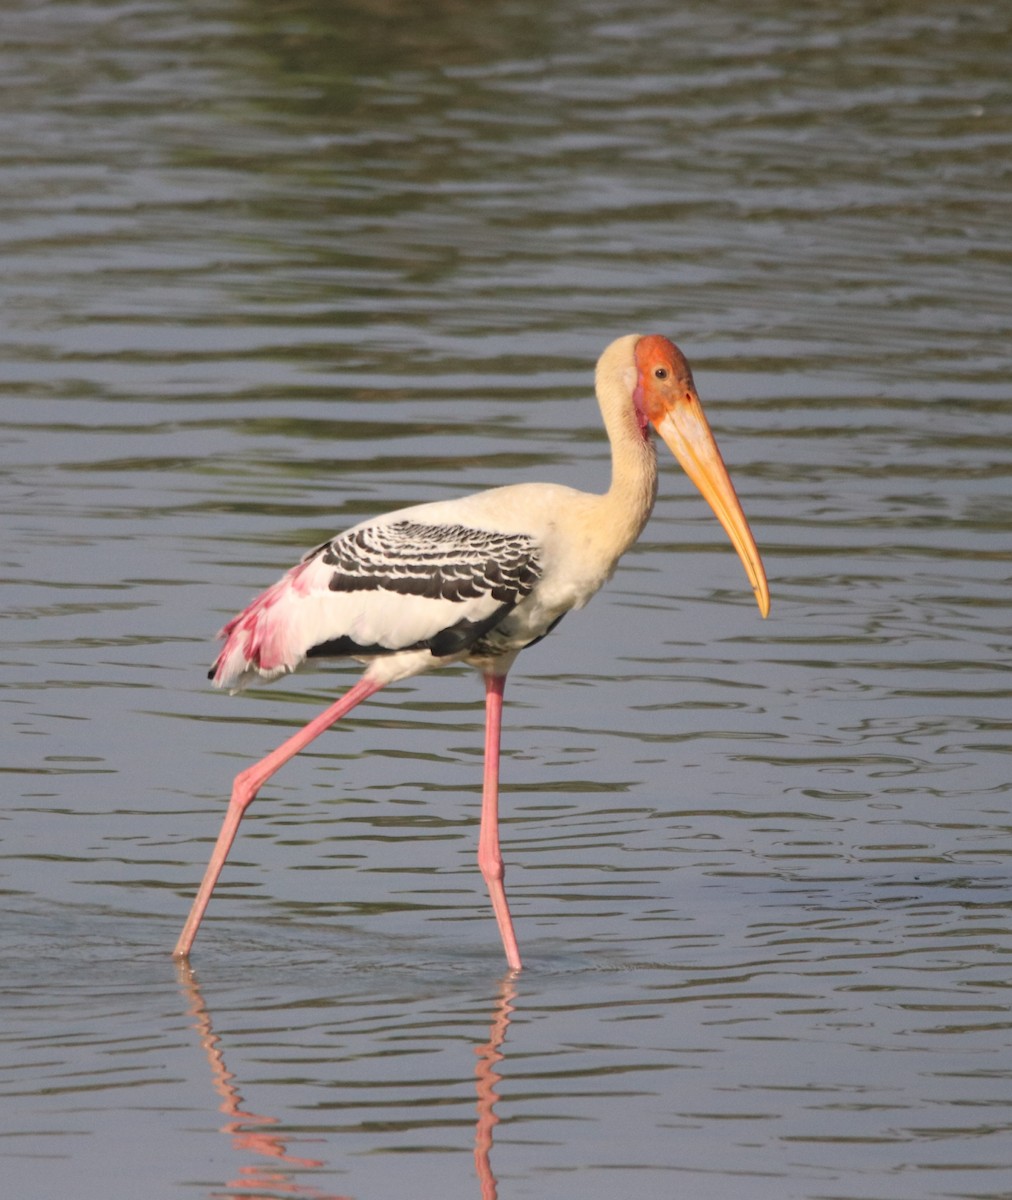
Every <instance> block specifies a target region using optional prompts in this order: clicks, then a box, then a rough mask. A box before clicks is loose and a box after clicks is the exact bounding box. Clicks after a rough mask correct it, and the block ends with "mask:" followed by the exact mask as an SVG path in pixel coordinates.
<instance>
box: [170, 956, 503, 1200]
mask: <svg viewBox="0 0 1012 1200" xmlns="http://www.w3.org/2000/svg"><path fill="white" fill-rule="evenodd" d="M177 971H178V976H179V982H180V986H181V988H182V990H183V993H184V995H185V996H186V998H187V1001H188V1002H189V1015H190V1016H191V1017H192V1018H193V1027H194V1029H196V1031H197V1033H198V1034H199V1036H200V1044H201V1046H202V1047H203V1048H204V1052H205V1054H206V1055H207V1061H208V1065H209V1066H210V1068H211V1080H212V1083H213V1085H214V1090H215V1091H216V1092H217V1093H218V1094H219V1095H220V1096H221V1100H222V1102H221V1105H220V1106H219V1107H220V1111H221V1112H223V1113H225V1115H226V1116H227V1117H228V1118H229V1119H228V1121H226V1123H225V1124H224V1125H222V1127H221V1132H222V1133H224V1134H227V1135H228V1136H229V1137H231V1138H232V1140H233V1141H232V1144H233V1146H234V1147H235V1149H236V1150H240V1151H244V1152H248V1153H251V1154H253V1155H256V1156H257V1159H263V1160H266V1161H254V1162H253V1163H251V1164H250V1165H249V1166H245V1167H240V1168H239V1178H238V1179H234V1180H230V1181H229V1182H228V1183H226V1185H225V1186H226V1187H227V1188H228V1192H227V1195H228V1196H230V1197H232V1198H233V1200H273V1198H275V1197H277V1196H294V1197H300V1198H302V1200H352V1198H351V1197H349V1196H347V1195H345V1194H342V1195H340V1196H338V1195H336V1194H335V1193H333V1192H324V1191H321V1190H320V1189H319V1188H316V1187H313V1186H311V1185H310V1184H306V1183H303V1182H302V1181H300V1180H299V1179H297V1178H295V1176H296V1174H297V1173H298V1172H301V1171H306V1170H319V1169H320V1168H321V1167H325V1166H326V1163H325V1162H324V1161H323V1160H321V1159H317V1158H303V1157H301V1156H300V1155H295V1154H290V1153H289V1150H288V1140H289V1139H286V1138H285V1137H284V1136H283V1135H282V1133H281V1131H280V1130H278V1129H277V1128H276V1126H277V1125H278V1118H277V1117H268V1116H260V1115H258V1114H256V1113H251V1112H247V1111H246V1109H245V1107H244V1105H245V1101H244V1100H243V1097H242V1095H241V1093H240V1091H239V1088H238V1085H237V1084H236V1081H235V1076H234V1075H233V1074H232V1072H231V1071H230V1070H229V1069H228V1067H227V1066H226V1065H225V1055H224V1052H223V1050H222V1047H221V1039H220V1038H219V1036H218V1035H217V1034H216V1033H215V1032H214V1027H213V1025H212V1023H211V1014H210V1013H209V1011H208V1008H207V1004H206V1003H205V1001H204V996H203V993H202V992H201V990H200V984H199V983H198V981H197V976H196V974H195V972H194V970H193V968H192V967H191V966H190V965H189V963H186V962H181V963H179V964H177ZM515 997H516V982H515V972H512V971H511V972H510V973H509V974H508V975H507V976H506V977H505V978H504V979H503V981H502V983H501V984H500V985H499V994H498V997H497V999H496V1004H495V1008H494V1009H493V1011H492V1020H491V1024H490V1025H489V1036H488V1041H487V1042H484V1043H483V1044H482V1045H480V1046H476V1047H475V1048H474V1053H475V1054H476V1055H477V1058H478V1062H477V1065H476V1066H475V1069H474V1076H475V1090H476V1092H477V1096H478V1102H477V1105H476V1108H477V1112H478V1120H477V1122H476V1125H475V1133H474V1165H475V1171H476V1173H477V1176H478V1182H479V1185H480V1187H481V1200H497V1197H498V1195H499V1191H498V1185H497V1183H496V1179H495V1176H494V1175H493V1174H492V1164H491V1157H490V1156H491V1151H492V1131H493V1129H494V1128H495V1126H496V1125H498V1124H499V1118H498V1117H497V1116H496V1114H495V1105H496V1103H497V1101H498V1100H499V1093H498V1092H497V1091H496V1090H495V1089H496V1085H497V1084H498V1083H499V1082H500V1081H501V1079H502V1076H501V1075H500V1074H499V1073H498V1072H497V1071H496V1067H497V1066H498V1065H499V1063H500V1062H502V1060H503V1057H504V1055H503V1053H502V1049H501V1047H502V1044H503V1042H504V1041H505V1039H506V1031H507V1029H508V1028H509V1024H510V1014H511V1013H512V1012H513V1000H514V999H515Z"/></svg>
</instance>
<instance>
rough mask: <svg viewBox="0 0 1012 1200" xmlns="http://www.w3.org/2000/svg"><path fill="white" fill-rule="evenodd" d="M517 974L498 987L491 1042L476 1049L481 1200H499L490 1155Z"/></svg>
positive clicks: (476, 1143)
mask: <svg viewBox="0 0 1012 1200" xmlns="http://www.w3.org/2000/svg"><path fill="white" fill-rule="evenodd" d="M516 994H517V988H516V972H515V971H510V972H509V974H507V976H506V978H505V979H504V980H503V981H502V983H501V984H500V985H499V999H498V1001H497V1003H496V1006H495V1010H494V1011H493V1013H492V1024H491V1025H490V1026H489V1029H488V1041H487V1042H486V1043H485V1044H484V1045H483V1046H476V1047H475V1049H474V1052H475V1054H477V1056H478V1065H477V1066H476V1067H475V1068H474V1078H475V1087H476V1089H477V1092H478V1104H477V1108H478V1123H477V1125H476V1126H475V1131H474V1167H475V1170H476V1171H477V1173H478V1182H479V1183H480V1184H481V1200H496V1197H497V1196H498V1195H499V1189H498V1187H497V1186H496V1181H495V1176H494V1175H493V1174H492V1163H491V1160H490V1157H489V1156H490V1154H491V1151H492V1130H493V1129H494V1128H495V1127H496V1125H498V1124H499V1118H498V1117H497V1116H496V1115H495V1105H496V1101H497V1100H498V1099H499V1093H498V1092H497V1091H496V1090H495V1087H496V1084H497V1083H498V1082H499V1081H500V1080H501V1079H502V1076H501V1075H499V1074H498V1073H497V1072H496V1067H497V1066H498V1064H499V1063H501V1062H502V1060H503V1058H504V1057H505V1055H504V1054H503V1052H502V1050H501V1049H500V1046H502V1044H503V1042H504V1041H505V1040H506V1030H507V1029H509V1025H510V1013H511V1012H512V1011H513V1000H514V998H515V997H516Z"/></svg>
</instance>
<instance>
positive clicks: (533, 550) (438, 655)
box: [175, 334, 770, 970]
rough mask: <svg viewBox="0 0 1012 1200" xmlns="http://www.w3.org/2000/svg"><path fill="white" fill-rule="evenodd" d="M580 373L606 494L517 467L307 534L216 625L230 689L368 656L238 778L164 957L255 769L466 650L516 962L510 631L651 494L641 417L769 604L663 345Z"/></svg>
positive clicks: (593, 582)
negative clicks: (338, 691) (298, 552)
mask: <svg viewBox="0 0 1012 1200" xmlns="http://www.w3.org/2000/svg"><path fill="white" fill-rule="evenodd" d="M595 384H596V390H597V399H598V403H599V404H600V407H601V415H602V417H603V418H604V426H605V429H606V430H607V433H608V437H609V439H610V441H611V460H612V463H611V486H610V487H609V489H608V491H607V492H605V493H604V495H593V494H590V493H587V492H579V491H576V490H574V489H573V488H569V487H561V486H559V485H557V484H552V483H518V484H513V485H511V486H508V487H499V488H493V489H492V490H490V491H487V492H479V493H478V494H477V495H473V496H464V497H462V498H459V499H456V500H440V501H435V502H434V503H430V504H419V505H415V506H414V507H411V508H403V509H400V510H399V511H397V512H392V513H388V514H387V515H386V516H382V517H377V518H376V519H375V520H371V521H364V522H362V523H361V524H360V525H356V526H354V528H352V529H349V530H348V531H347V532H345V533H342V534H339V535H338V536H337V537H335V538H334V539H333V540H331V541H328V542H324V543H323V545H322V546H317V547H316V549H315V550H311V551H310V552H309V553H308V554H307V555H306V556H305V558H303V559H302V561H301V562H300V563H299V564H298V565H297V566H295V567H293V568H292V569H291V570H290V571H289V572H288V573H287V574H286V575H284V576H283V577H282V578H281V579H280V580H279V581H278V582H277V583H275V584H274V585H273V587H270V588H268V589H267V591H265V592H264V593H263V594H262V595H260V596H258V597H257V598H256V599H255V600H254V601H253V602H252V603H251V604H250V605H249V607H248V608H246V609H244V610H243V611H242V612H241V613H239V615H238V616H236V617H233V618H232V620H231V621H229V622H228V624H227V625H226V626H225V628H224V629H223V630H222V631H221V634H220V635H219V636H220V637H222V638H224V646H223V647H222V650H221V653H220V654H219V655H218V658H217V659H216V660H215V663H214V666H213V667H212V668H211V671H210V673H209V677H210V678H211V679H212V680H213V681H214V684H215V686H216V687H220V688H228V689H230V690H232V691H238V690H240V689H241V688H243V687H244V686H245V685H246V684H248V683H250V682H252V681H255V680H263V681H265V682H270V681H271V680H273V679H277V678H278V677H279V676H281V675H287V674H288V673H289V672H291V671H294V670H296V668H297V667H299V666H300V665H301V664H302V663H304V662H305V661H306V660H307V659H313V658H337V657H341V658H344V657H350V658H354V659H357V660H358V661H360V662H364V663H366V664H367V665H366V669H365V672H364V673H363V675H362V676H361V678H360V679H359V681H358V682H357V683H356V684H354V686H352V687H351V688H350V689H349V690H348V691H347V692H345V694H344V695H343V696H341V697H340V699H338V700H336V701H335V702H334V703H333V704H332V705H330V707H329V708H327V709H325V710H324V711H323V712H322V713H321V714H320V715H319V716H318V717H316V718H315V719H314V720H312V721H310V722H309V724H308V725H306V726H305V727H304V728H302V729H301V730H299V732H298V733H296V734H293V736H292V737H290V738H288V740H287V741H286V742H284V743H283V744H282V745H281V746H279V747H278V748H277V749H276V750H275V751H274V752H273V753H271V754H268V755H267V757H266V758H264V759H262V760H261V761H260V762H258V763H256V764H255V765H254V766H252V767H248V768H247V769H246V770H244V771H240V773H239V774H238V775H237V776H236V778H235V783H234V785H233V787H232V798H231V800H230V801H229V805H228V810H227V811H226V814H225V819H224V822H223V824H222V828H221V833H220V834H219V835H218V841H217V843H216V845H215V847H214V851H213V852H212V855H211V860H210V862H209V863H208V866H207V871H206V872H205V874H204V879H203V882H202V883H201V885H200V889H199V891H198V892H197V895H196V898H195V899H194V901H193V907H192V908H191V910H190V915H189V917H188V918H187V921H186V924H185V925H184V926H183V931H182V933H181V934H180V935H179V941H178V942H177V943H176V949H175V955H176V957H177V958H184V957H186V956H187V955H188V954H189V953H190V948H191V946H192V945H193V939H194V938H195V937H196V934H197V929H198V927H199V926H200V922H201V919H202V918H203V915H204V911H205V909H206V908H207V904H208V901H209V900H210V898H211V893H212V892H213V891H214V886H215V884H216V882H217V880H218V876H219V874H220V873H221V869H222V866H223V865H224V863H225V859H226V857H227V856H228V852H229V849H230V847H231V845H232V842H233V840H234V838H235V835H236V831H237V830H238V828H239V822H240V821H241V819H242V815H243V813H244V812H245V810H246V808H247V807H248V806H249V804H250V802H251V801H252V800H253V798H254V797H255V796H256V794H257V792H258V791H259V790H260V788H261V787H263V785H264V784H265V783H266V782H267V780H268V779H270V777H271V776H272V775H273V774H274V773H275V772H276V771H277V770H278V769H279V768H280V767H281V766H282V765H283V764H284V763H286V762H287V761H288V760H289V759H290V758H292V757H293V756H294V755H296V754H298V752H299V751H300V750H301V749H303V747H305V746H307V745H308V744H309V743H310V742H311V741H312V740H313V739H314V738H315V737H317V736H318V735H319V734H321V733H322V732H323V731H324V730H325V729H328V728H329V727H330V726H331V725H333V724H334V722H335V721H337V720H338V719H339V718H341V717H343V716H344V715H345V714H346V713H348V712H350V711H351V709H353V708H354V707H355V705H356V704H359V703H360V702H361V701H362V700H365V699H366V698H367V697H368V696H371V695H372V694H373V693H374V692H377V691H379V689H380V688H382V687H384V686H385V685H386V684H388V683H393V682H395V681H396V680H400V679H407V678H408V677H409V676H411V675H418V674H420V673H421V672H423V671H430V670H432V669H433V668H434V667H445V666H447V665H448V664H450V663H456V662H464V663H467V664H468V665H469V666H472V667H474V668H475V669H476V670H478V671H480V672H481V675H482V677H483V678H484V680H485V773H484V786H483V791H482V806H481V828H480V831H479V836H478V865H479V867H480V868H481V873H482V875H483V876H484V878H485V882H486V884H487V885H488V890H489V895H490V896H491V899H492V908H493V910H494V912H495V917H496V920H497V922H498V923H499V933H500V935H501V937H502V943H503V948H504V950H505V951H506V959H507V961H508V963H509V966H510V968H511V969H512V970H519V968H520V952H519V950H518V948H517V939H516V935H515V933H514V931H513V921H512V919H511V917H510V911H509V906H508V904H507V902H506V892H505V890H504V888H503V862H502V855H501V853H500V850H499V731H500V725H501V718H502V699H503V687H504V684H505V682H506V673H507V671H509V669H510V667H511V666H512V665H513V661H514V659H515V658H516V657H517V655H518V654H519V653H520V651H521V650H523V649H524V647H526V646H530V645H533V644H534V643H535V642H536V641H538V640H539V639H540V638H543V637H544V636H545V634H546V633H548V632H549V631H550V630H552V629H554V628H555V626H556V625H557V624H558V623H559V621H560V620H561V619H562V618H563V616H565V614H566V613H567V612H569V610H570V609H573V608H582V607H583V605H585V604H586V603H587V601H588V600H589V599H590V598H591V596H593V595H594V593H595V592H596V591H597V590H598V588H600V587H601V585H602V584H603V583H604V582H605V581H606V580H607V579H608V578H609V577H610V575H611V574H612V572H613V571H614V569H615V565H616V564H617V562H618V560H619V558H620V557H621V556H622V555H623V554H624V553H625V551H626V550H628V549H629V547H630V546H631V545H632V544H633V542H635V541H636V539H637V538H638V537H639V535H640V533H641V532H642V530H643V526H644V525H645V524H646V521H647V518H648V517H649V515H650V511H651V509H652V508H653V506H654V499H655V497H656V495H657V458H656V453H655V450H654V443H653V438H652V435H651V428H653V429H655V430H656V431H657V433H658V434H659V435H660V437H661V438H662V439H663V441H664V442H665V443H666V444H667V445H668V447H669V448H670V449H671V451H672V453H673V454H674V455H675V457H676V458H677V459H678V461H679V463H680V464H681V465H682V468H683V469H684V470H685V472H686V474H687V475H688V476H689V478H690V479H691V480H692V482H693V483H694V484H695V485H696V486H697V487H698V488H699V490H700V491H701V492H702V494H703V496H704V498H705V499H706V501H707V502H708V503H709V505H710V507H711V508H712V509H713V511H714V514H715V515H716V517H717V519H718V520H719V521H720V523H721V525H723V527H724V529H725V530H726V531H727V534H728V536H729V537H730V539H731V542H732V544H733V545H734V548H735V550H737V552H738V556H739V557H740V559H741V561H742V563H743V564H744V567H745V570H746V572H747V574H748V577H749V580H750V581H751V584H752V588H753V590H754V592H755V596H756V600H757V601H758V604H759V610H760V612H761V613H762V615H763V616H766V614H767V613H768V612H769V605H770V598H769V589H768V587H767V584H766V575H765V572H764V571H763V566H762V562H761V560H760V558H759V551H758V550H757V549H756V544H755V541H754V540H753V538H752V533H751V530H750V529H749V527H748V522H747V521H746V519H745V514H744V513H743V512H742V509H741V505H740V504H739V502H738V497H737V496H736V495H735V491H734V486H733V485H732V483H731V479H730V477H729V475H728V473H727V468H726V467H725V466H724V462H723V459H722V458H721V456H720V451H719V450H718V449H717V443H716V441H715V440H714V437H713V434H712V433H711V432H710V427H709V425H708V424H707V420H706V417H705V416H704V415H703V410H702V408H701V406H700V403H699V397H698V396H697V395H696V388H695V385H694V384H693V382H692V372H691V371H690V370H689V365H688V363H687V362H686V361H685V358H684V357H683V355H682V353H681V351H680V350H679V349H678V347H677V346H675V345H674V344H673V343H672V342H670V341H668V339H667V338H664V337H660V336H658V335H651V336H648V337H641V336H640V335H638V334H630V335H628V336H626V337H622V338H619V339H618V340H617V341H615V342H612V344H611V345H610V346H609V347H608V348H607V349H606V350H605V352H604V353H603V354H602V355H601V358H600V359H599V361H598V364H597V372H596V378H595Z"/></svg>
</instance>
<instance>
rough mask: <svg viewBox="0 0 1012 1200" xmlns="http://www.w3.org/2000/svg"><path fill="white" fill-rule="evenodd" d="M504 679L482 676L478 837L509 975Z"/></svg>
mask: <svg viewBox="0 0 1012 1200" xmlns="http://www.w3.org/2000/svg"><path fill="white" fill-rule="evenodd" d="M505 687H506V676H505V675H486V676H485V782H484V787H483V788H482V796H481V832H480V833H479V835H478V866H479V867H480V868H481V873H482V875H483V876H484V877H485V883H486V884H487V885H488V894H489V895H490V896H491V897H492V908H493V909H494V910H495V919H496V920H497V921H498V922H499V934H500V936H501V937H502V944H503V949H504V950H505V951H506V961H507V962H508V963H509V966H510V970H511V971H519V970H520V967H521V962H520V950H519V948H518V947H517V937H516V934H515V933H514V932H513V919H512V918H511V917H510V910H509V905H508V904H507V903H506V890H505V888H504V887H503V879H504V877H505V874H506V873H505V871H504V869H503V864H502V854H501V853H500V851H499V738H500V731H501V729H502V695H503V689H504V688H505Z"/></svg>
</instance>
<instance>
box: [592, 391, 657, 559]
mask: <svg viewBox="0 0 1012 1200" xmlns="http://www.w3.org/2000/svg"><path fill="white" fill-rule="evenodd" d="M618 416H619V418H620V419H619V420H617V421H614V425H616V426H618V427H617V428H613V427H612V424H613V422H609V421H608V419H607V417H606V419H605V425H606V427H607V428H608V436H609V437H610V439H611V486H610V487H609V488H608V491H607V492H606V493H605V495H604V496H603V500H604V504H605V506H606V512H607V518H606V519H607V520H608V521H609V523H610V524H611V525H612V527H613V528H614V529H615V534H616V539H621V542H622V549H621V550H620V551H619V553H624V552H625V551H626V550H627V549H628V548H629V547H630V546H631V545H632V544H633V542H635V541H636V539H637V538H638V537H639V535H640V534H641V533H642V532H643V527H644V526H645V525H646V523H647V520H648V519H649V517H650V513H651V512H652V511H653V507H654V501H655V500H656V499H657V451H656V449H655V447H654V441H653V437H652V436H651V435H650V432H649V431H647V432H644V431H643V430H641V429H640V427H639V423H638V422H637V421H636V420H635V415H634V414H633V413H631V412H630V411H629V409H628V408H627V409H626V412H624V413H620V414H618ZM622 417H629V418H631V419H626V420H621V418H622Z"/></svg>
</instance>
